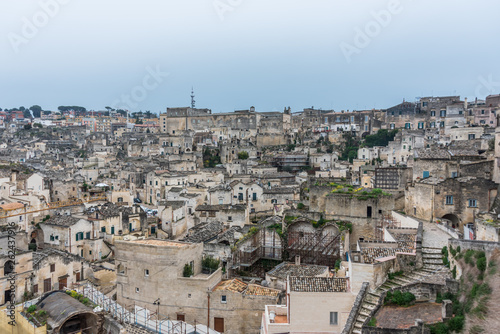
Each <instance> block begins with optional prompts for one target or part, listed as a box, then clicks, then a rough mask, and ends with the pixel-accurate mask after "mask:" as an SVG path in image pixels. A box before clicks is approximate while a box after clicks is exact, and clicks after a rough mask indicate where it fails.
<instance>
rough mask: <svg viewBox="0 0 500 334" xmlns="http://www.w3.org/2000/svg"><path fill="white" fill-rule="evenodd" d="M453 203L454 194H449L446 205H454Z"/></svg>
mask: <svg viewBox="0 0 500 334" xmlns="http://www.w3.org/2000/svg"><path fill="white" fill-rule="evenodd" d="M452 204H453V196H451V195H447V196H446V205H452Z"/></svg>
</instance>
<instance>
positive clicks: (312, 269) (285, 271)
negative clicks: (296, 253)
mask: <svg viewBox="0 0 500 334" xmlns="http://www.w3.org/2000/svg"><path fill="white" fill-rule="evenodd" d="M326 271H328V267H327V266H318V265H315V264H299V265H296V264H295V263H288V262H283V263H280V264H279V265H277V266H276V267H275V268H274V269H273V270H271V271H270V272H268V274H269V275H270V276H274V277H279V278H282V279H286V278H287V277H288V276H297V277H314V276H319V275H321V274H324V273H325V272H326Z"/></svg>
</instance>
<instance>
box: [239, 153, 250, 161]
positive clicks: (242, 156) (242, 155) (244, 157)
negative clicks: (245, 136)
mask: <svg viewBox="0 0 500 334" xmlns="http://www.w3.org/2000/svg"><path fill="white" fill-rule="evenodd" d="M238 159H240V160H246V159H248V152H247V151H241V152H239V153H238Z"/></svg>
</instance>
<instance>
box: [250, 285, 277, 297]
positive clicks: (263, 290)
mask: <svg viewBox="0 0 500 334" xmlns="http://www.w3.org/2000/svg"><path fill="white" fill-rule="evenodd" d="M279 293H280V291H279V290H276V289H271V288H267V287H263V286H261V285H257V284H248V288H247V290H246V291H245V295H252V296H267V297H277V296H278V295H279Z"/></svg>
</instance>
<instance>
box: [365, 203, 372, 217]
mask: <svg viewBox="0 0 500 334" xmlns="http://www.w3.org/2000/svg"><path fill="white" fill-rule="evenodd" d="M366 217H368V218H371V217H372V207H371V206H368V207H366Z"/></svg>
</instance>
